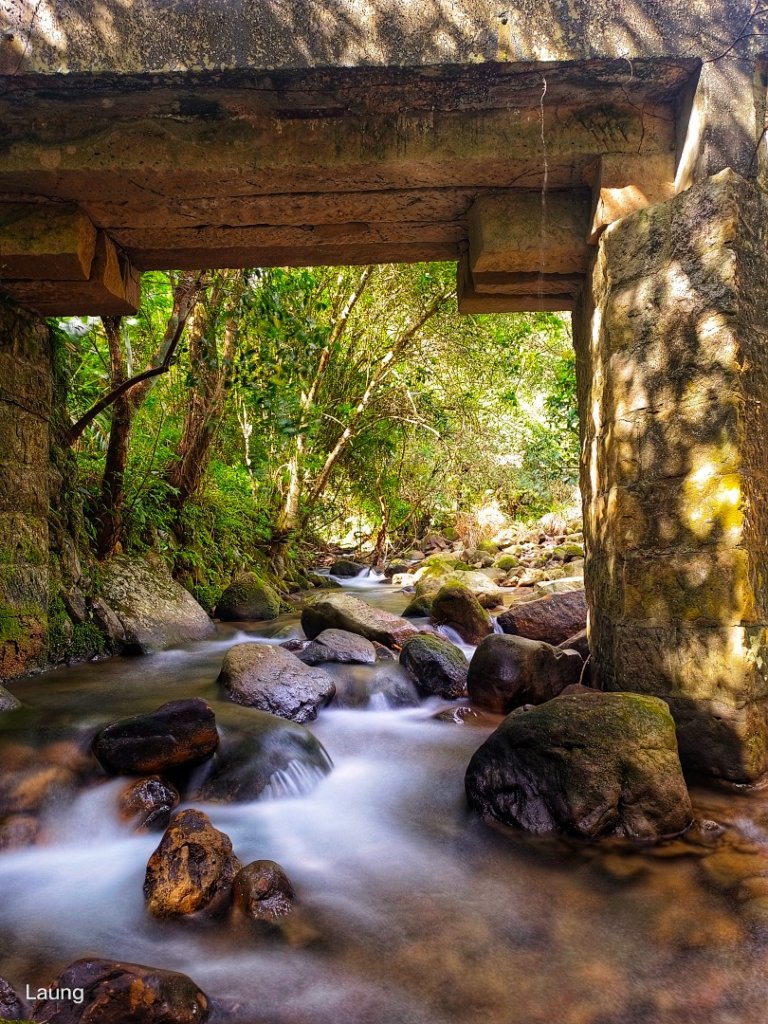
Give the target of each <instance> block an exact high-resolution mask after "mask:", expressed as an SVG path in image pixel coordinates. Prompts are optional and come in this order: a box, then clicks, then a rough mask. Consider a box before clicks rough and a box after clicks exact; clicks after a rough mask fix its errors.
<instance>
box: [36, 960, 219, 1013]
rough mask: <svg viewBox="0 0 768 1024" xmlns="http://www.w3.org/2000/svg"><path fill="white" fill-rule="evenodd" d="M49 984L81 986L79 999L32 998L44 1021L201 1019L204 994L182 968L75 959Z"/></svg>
mask: <svg viewBox="0 0 768 1024" xmlns="http://www.w3.org/2000/svg"><path fill="white" fill-rule="evenodd" d="M47 987H48V988H51V989H61V988H68V989H74V988H82V989H83V990H84V999H83V1002H82V1003H81V1004H79V1005H78V1004H76V1003H73V1002H71V1001H68V1000H50V1001H48V1000H41V1001H39V1002H37V1003H35V1008H34V1012H33V1014H32V1016H33V1018H34V1020H35V1021H38V1022H43V1021H45V1022H46V1024H205V1021H207V1020H208V1015H209V1003H208V997H207V996H206V995H205V993H204V992H203V991H201V989H199V988H198V987H197V985H195V983H194V982H193V981H192V980H191V979H190V978H188V977H187V976H186V974H177V973H176V972H175V971H163V970H160V969H159V968H157V967H144V966H143V965H141V964H128V963H119V962H116V961H113V960H77V961H76V962H75V963H73V964H70V965H69V967H67V968H66V970H64V971H62V973H61V974H60V975H59V977H58V978H57V979H56V980H55V981H53V982H51V984H50V985H49V986H47Z"/></svg>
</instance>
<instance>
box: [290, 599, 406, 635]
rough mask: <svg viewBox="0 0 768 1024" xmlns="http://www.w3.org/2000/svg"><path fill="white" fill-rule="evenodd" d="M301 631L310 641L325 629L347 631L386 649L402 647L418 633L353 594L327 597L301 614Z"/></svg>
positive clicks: (395, 617) (308, 606)
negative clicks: (374, 641)
mask: <svg viewBox="0 0 768 1024" xmlns="http://www.w3.org/2000/svg"><path fill="white" fill-rule="evenodd" d="M301 628H302V629H303V630H304V632H305V633H306V635H307V636H308V637H309V639H310V640H314V639H315V637H317V636H318V634H320V633H322V631H323V630H324V629H344V630H347V631H348V632H350V633H358V634H359V635H360V636H364V637H365V638H366V640H372V641H373V640H376V641H378V642H379V643H381V644H384V645H385V646H386V647H398V646H399V645H400V644H402V642H403V641H404V640H405V638H406V637H407V636H411V634H413V633H415V632H416V630H415V629H414V628H413V626H412V625H411V624H410V622H406V620H405V619H401V618H400V617H399V616H398V615H392V614H391V613H390V612H386V611H384V610H383V609H381V608H374V607H372V606H371V605H369V604H368V603H367V602H365V601H360V600H359V599H358V598H356V597H351V596H350V595H349V594H324V595H323V596H322V597H318V598H317V599H315V600H314V601H312V602H311V603H310V604H308V605H307V606H306V607H305V608H304V609H303V611H302V613H301Z"/></svg>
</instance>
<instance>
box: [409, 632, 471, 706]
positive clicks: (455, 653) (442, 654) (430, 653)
mask: <svg viewBox="0 0 768 1024" xmlns="http://www.w3.org/2000/svg"><path fill="white" fill-rule="evenodd" d="M400 664H401V665H402V667H403V668H404V669H405V671H406V672H407V673H408V675H409V676H410V678H411V679H412V680H413V683H414V685H415V687H416V689H417V690H418V691H419V693H420V694H421V695H422V696H423V697H433V696H434V697H444V698H445V699H446V700H457V699H458V698H459V697H464V696H466V692H467V670H468V668H469V662H468V661H467V659H466V657H465V655H464V652H463V651H462V650H460V648H458V647H457V646H456V645H455V644H452V643H451V642H450V640H447V639H446V638H445V637H443V636H437V635H434V634H430V633H419V634H418V635H417V636H412V637H409V638H408V639H407V640H406V641H405V643H404V644H403V649H402V651H401V652H400Z"/></svg>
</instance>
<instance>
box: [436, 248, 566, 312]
mask: <svg viewBox="0 0 768 1024" xmlns="http://www.w3.org/2000/svg"><path fill="white" fill-rule="evenodd" d="M504 276H505V275H499V281H498V283H497V290H496V291H494V292H479V291H478V290H477V289H476V288H475V285H474V282H473V279H472V273H471V270H470V267H469V260H468V258H467V257H466V256H464V257H462V259H461V260H459V263H458V267H457V283H456V293H457V297H458V307H459V312H460V313H545V312H554V313H558V312H566V311H568V310H572V309H573V308H574V306H575V302H576V294H577V293H576V292H575V290H573V282H574V279H573V278H569V279H568V280H569V285H568V286H565V285H564V284H563V279H562V277H561V275H547V274H542V275H539V274H532V275H514V274H513V275H509V280H510V283H509V290H508V291H506V292H504V291H501V290H498V289H499V288H500V287H501V278H502V277H504ZM523 277H525V278H527V283H523V280H522V279H523ZM576 280H578V281H579V282H581V281H582V280H583V278H577V279H576ZM558 287H560V288H564V287H568V289H569V290H568V291H558V290H557V289H558Z"/></svg>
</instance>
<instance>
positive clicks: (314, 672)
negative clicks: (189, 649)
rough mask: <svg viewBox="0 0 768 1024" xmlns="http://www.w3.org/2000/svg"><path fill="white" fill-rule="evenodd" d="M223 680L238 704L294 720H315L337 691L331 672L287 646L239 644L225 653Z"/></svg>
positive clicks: (221, 680) (230, 695)
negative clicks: (303, 658)
mask: <svg viewBox="0 0 768 1024" xmlns="http://www.w3.org/2000/svg"><path fill="white" fill-rule="evenodd" d="M219 683H220V684H221V685H222V686H223V687H224V689H225V690H226V691H227V695H228V696H229V699H230V700H232V701H234V702H235V704H244V705H245V706H246V707H249V708H259V710H261V711H268V712H269V713H270V714H272V715H279V716H280V717H281V718H289V719H291V721H293V722H311V721H312V720H313V719H315V718H317V712H318V709H319V708H321V707H323V705H325V704H327V703H328V702H329V701H330V700H331V699H332V697H333V695H334V693H335V692H336V686H335V684H334V682H333V679H332V678H331V676H329V675H328V673H327V672H324V671H323V670H322V669H321V668H314V667H313V666H311V665H305V664H304V662H303V661H299V659H298V658H297V657H296V655H295V654H292V653H291V651H287V650H285V649H284V648H283V647H272V646H268V645H267V644H235V646H234V647H230V649H229V650H228V651H227V653H226V655H225V657H224V663H223V665H222V666H221V673H220V674H219Z"/></svg>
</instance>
